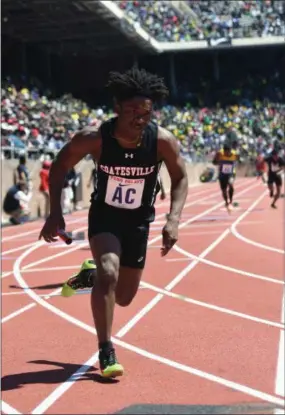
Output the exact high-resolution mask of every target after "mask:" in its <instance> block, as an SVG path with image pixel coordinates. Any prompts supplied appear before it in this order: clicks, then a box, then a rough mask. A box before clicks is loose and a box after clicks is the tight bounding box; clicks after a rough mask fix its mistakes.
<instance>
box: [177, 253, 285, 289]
mask: <svg viewBox="0 0 285 415" xmlns="http://www.w3.org/2000/svg"><path fill="white" fill-rule="evenodd" d="M173 249H174V250H175V251H177V252H179V253H180V254H182V255H185V256H187V257H188V258H189V259H193V260H195V261H196V260H197V261H198V262H201V263H202V264H206V265H210V266H211V267H213V268H219V269H223V270H225V271H229V272H232V273H233V274H239V275H243V276H244V277H249V278H256V279H258V280H261V281H267V282H271V283H273V284H280V285H284V281H282V280H278V279H275V278H270V277H266V276H264V275H259V274H254V273H253V272H247V271H243V270H242V269H238V268H232V267H229V266H227V265H223V264H219V263H218V262H214V261H210V260H208V259H205V258H201V257H200V256H196V255H193V254H191V253H190V252H188V251H185V249H182V248H180V246H178V245H174V247H173Z"/></svg>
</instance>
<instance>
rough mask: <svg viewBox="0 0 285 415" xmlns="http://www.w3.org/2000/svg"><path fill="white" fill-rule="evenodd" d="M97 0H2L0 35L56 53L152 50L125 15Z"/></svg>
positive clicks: (120, 52) (91, 53)
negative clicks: (115, 14) (120, 15)
mask: <svg viewBox="0 0 285 415" xmlns="http://www.w3.org/2000/svg"><path fill="white" fill-rule="evenodd" d="M103 3H109V5H110V4H111V3H113V2H101V1H98V0H75V1H73V0H2V2H1V6H2V10H1V11H2V13H1V21H2V25H1V26H2V27H1V29H2V35H4V36H5V35H6V36H8V37H9V38H12V39H15V40H16V39H17V40H19V41H21V42H25V43H27V44H30V43H33V44H38V45H41V46H43V47H47V48H49V49H50V50H51V51H52V53H55V54H60V55H73V54H77V55H80V54H81V55H82V54H83V55H99V56H102V55H109V56H110V54H112V56H113V55H116V54H117V55H118V54H123V53H125V54H126V53H127V54H132V53H133V54H139V53H140V52H145V53H154V52H155V49H154V48H152V47H151V44H150V43H149V41H148V40H144V39H143V38H142V37H141V36H138V35H137V34H136V31H135V30H134V28H133V25H132V24H131V23H130V22H129V21H128V20H127V19H126V18H121V19H119V18H117V17H115V16H114V14H113V13H111V12H110V11H108V8H106V7H105V6H104V5H103Z"/></svg>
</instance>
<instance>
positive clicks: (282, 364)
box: [275, 293, 285, 397]
mask: <svg viewBox="0 0 285 415" xmlns="http://www.w3.org/2000/svg"><path fill="white" fill-rule="evenodd" d="M284 303H285V293H283V298H282V307H281V323H282V324H283V325H284V320H285V316H284V313H285V309H284ZM284 348H285V344H284V330H280V340H279V350H278V360H277V371H276V380H275V393H276V395H280V396H283V397H284V396H285V382H284V368H285V359H284Z"/></svg>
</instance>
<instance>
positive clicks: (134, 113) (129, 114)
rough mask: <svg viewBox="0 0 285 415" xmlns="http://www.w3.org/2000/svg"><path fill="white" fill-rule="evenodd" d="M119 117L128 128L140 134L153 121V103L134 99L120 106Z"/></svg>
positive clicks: (139, 98) (144, 99) (148, 100)
mask: <svg viewBox="0 0 285 415" xmlns="http://www.w3.org/2000/svg"><path fill="white" fill-rule="evenodd" d="M117 111H118V115H119V117H120V119H121V121H122V123H123V124H124V125H125V126H126V128H128V129H130V130H132V131H137V132H140V131H142V130H143V129H144V128H145V127H146V126H147V124H148V123H149V122H150V120H151V114H152V101H151V100H150V99H147V98H141V97H138V98H133V99H130V100H128V101H124V102H122V103H120V104H119V105H118V110H117Z"/></svg>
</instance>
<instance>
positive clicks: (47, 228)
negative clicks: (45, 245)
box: [39, 213, 65, 242]
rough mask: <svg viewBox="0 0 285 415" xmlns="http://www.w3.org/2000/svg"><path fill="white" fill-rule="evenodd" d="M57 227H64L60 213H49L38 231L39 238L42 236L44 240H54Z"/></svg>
mask: <svg viewBox="0 0 285 415" xmlns="http://www.w3.org/2000/svg"><path fill="white" fill-rule="evenodd" d="M58 229H65V222H64V219H63V216H62V213H57V214H51V215H49V216H48V218H47V219H46V222H45V224H44V226H43V228H42V230H41V232H40V235H39V239H42V238H43V239H44V240H45V241H46V242H56V241H57V239H56V237H57V231H58Z"/></svg>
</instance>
